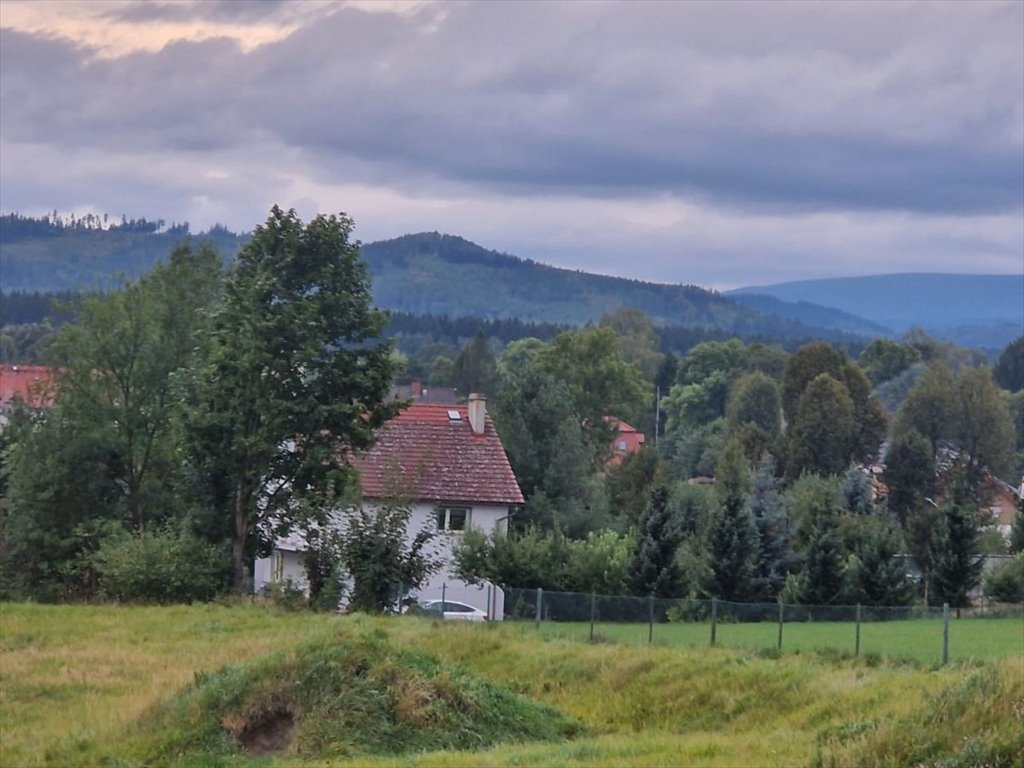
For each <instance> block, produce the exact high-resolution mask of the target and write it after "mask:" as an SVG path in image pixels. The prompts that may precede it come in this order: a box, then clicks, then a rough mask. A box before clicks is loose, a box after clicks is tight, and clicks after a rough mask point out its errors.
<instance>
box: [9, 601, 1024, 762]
mask: <svg viewBox="0 0 1024 768" xmlns="http://www.w3.org/2000/svg"><path fill="white" fill-rule="evenodd" d="M930 623H931V622H928V623H927V624H930ZM914 624H915V625H916V622H915V623H914ZM927 624H925V623H922V626H926V625H927ZM968 625H972V626H973V625H977V627H978V630H979V632H981V633H982V634H983V633H984V630H985V629H986V628H987V630H988V631H989V633H990V635H992V637H990V638H989V643H988V647H989V648H990V650H989V651H987V652H986V653H990V654H991V655H992V657H995V656H998V655H1003V657H1004V658H1003V659H1002V660H998V661H996V660H990V661H982V660H979V661H969V662H968V661H961V662H955V663H953V664H950V665H948V666H946V667H937V666H935V665H934V664H933V661H934V659H932V658H930V657H929V658H925V659H924V661H925V662H926V663H924V664H916V663H915V664H905V663H890V662H889V661H888V660H886V659H884V658H880V657H875V656H872V657H870V658H867V659H853V658H849V657H844V656H842V655H841V654H837V653H835V652H831V653H816V652H809V651H794V652H791V651H789V650H785V651H784V652H783V653H782V654H778V653H776V652H774V651H769V652H765V651H757V650H737V649H733V648H728V647H718V648H708V647H707V642H706V641H707V635H706V634H704V635H703V638H700V635H699V634H698V636H697V639H696V640H695V642H696V643H697V647H695V648H686V647H679V646H669V645H667V644H665V645H661V644H658V642H659V635H658V632H659V629H668V628H670V627H669V625H656V626H655V640H656V645H655V646H654V647H650V648H649V647H646V632H643V633H642V636H641V637H640V638H636V639H631V641H630V642H628V643H621V644H619V643H611V642H604V643H597V644H594V645H591V644H588V643H584V642H575V641H573V642H570V641H566V640H563V639H559V638H555V637H551V636H549V635H547V634H546V633H548V632H550V631H553V629H554V627H549V626H546V627H545V629H544V630H542V632H541V633H537V632H536V630H535V629H534V628H533V626H532V625H531V624H526V623H516V624H512V623H509V624H506V625H501V624H492V625H477V626H466V625H456V624H454V623H451V622H449V623H440V622H435V621H430V620H418V619H412V618H409V617H402V618H390V619H370V618H367V617H358V616H356V617H336V616H323V615H315V614H305V613H294V614H286V613H280V612H277V611H274V610H271V609H268V608H263V607H259V606H256V607H252V606H241V605H238V606H232V607H228V606H193V607H171V608H125V607H113V606H100V607H86V606H38V605H11V604H4V605H0V765H3V766H19V768H20V766H32V765H44V764H45V765H60V766H65V765H117V766H127V765H133V764H138V763H139V762H140V761H141V762H145V763H147V764H159V763H163V762H174V761H175V760H177V759H179V756H180V758H181V759H183V760H184V761H185V762H186V763H188V764H190V765H192V764H195V765H208V766H214V765H236V766H237V765H245V766H250V765H254V766H255V765H260V766H265V767H266V766H287V767H288V768H291V767H292V766H303V767H304V768H311V767H312V766H328V765H330V766H356V765H358V766H363V765H408V766H427V765H430V766H548V765H559V766H561V765H567V766H649V765H706V766H735V765H757V766H761V765H766V766H771V765H786V766H788V765H810V764H820V765H822V766H833V765H835V766H846V765H850V766H852V765H857V766H861V765H863V766H872V765H877V766H887V765H928V766H936V765H947V766H951V767H952V766H960V765H963V766H967V765H982V764H988V765H993V766H1002V765H1007V766H1010V765H1020V764H1021V762H1020V759H1019V757H1018V756H1019V755H1020V754H1024V651H1022V650H1021V648H1020V646H1021V643H1020V642H1016V643H1015V642H1014V640H1015V638H1014V637H1013V634H1012V633H1013V631H1014V629H1015V628H1016V629H1017V630H1019V629H1020V626H1021V625H1020V623H1019V622H1018V623H1016V624H1014V623H1012V620H1011V621H1010V622H1008V621H1007V620H994V621H993V620H981V619H977V620H966V619H965V620H961V621H960V622H958V623H956V624H954V627H955V628H956V630H957V633H953V634H952V636H953V637H954V638H956V637H960V638H963V637H966V636H965V635H963V634H962V632H963V631H966V630H967V629H968ZM582 626H583V625H580V627H582ZM764 626H765V628H767V627H770V626H771V625H764ZM794 626H796V625H794ZM907 626H909V624H908V625H907ZM691 627H692V628H694V629H696V630H702V629H703V630H706V629H707V627H706V625H704V626H702V625H685V624H683V625H673V626H672V627H671V628H672V629H673V630H676V631H680V630H683V629H686V628H691ZM743 627H744V625H723V626H722V627H720V630H721V631H720V634H719V637H720V639H721V640H722V641H723V643H724V642H725V641H726V638H727V636H728V634H727V633H728V632H729V631H730V630H734V631H735V630H740V629H742V628H743ZM814 627H815V629H816V630H817V629H819V628H824V629H828V627H827V626H826V625H814ZM753 628H758V627H756V626H755V627H753ZM563 629H565V626H564V625H563ZM601 629H602V631H607V629H608V628H607V627H602V628H601ZM623 629H625V628H623ZM633 629H634V630H635V629H636V628H633ZM644 629H646V628H644ZM789 629H790V627H789V626H788V625H787V627H786V631H787V635H786V639H787V641H788V639H789V634H788V632H789ZM837 629H842V627H841V626H840V627H838V628H837ZM996 630H998V631H996ZM587 631H588V632H589V627H587ZM1007 631H1009V632H1010V635H1009V637H1007V636H1006V634H1005V633H1006V632H1007ZM733 635H734V638H735V636H736V635H735V632H734V633H733ZM926 635H927V633H926ZM367 637H368V638H370V640H371V641H372V642H371V645H372V646H373V648H371V650H372V654H376V655H375V656H374V659H375V661H374V662H373V663H372V664H370V665H369V666H368V667H367V668H368V669H376V670H377V672H374V673H373V674H371V675H370V677H374V676H376V677H375V679H377V680H378V681H384V682H385V684H384V685H383V686H377V687H376V688H369V689H365V688H359V687H358V686H353V687H352V688H351V690H347V689H346V688H345V686H344V685H342V684H341V683H339V678H337V677H335V678H333V682H331V681H332V678H331V674H333V673H331V674H321V673H317V674H313V675H312V676H311V677H310V676H309V675H307V677H306V679H308V680H311V681H312V688H311V690H310V691H308V692H307V693H305V694H303V696H308V697H309V698H301V699H289V700H287V701H285V702H284V703H285V704H288V705H291V706H295V707H296V711H299V710H301V713H305V712H311V711H314V710H316V708H317V707H321V706H322V707H325V708H326V709H325V710H324V711H329V710H330V707H331V706H334V705H335V704H336V703H337V702H339V701H343V700H344V701H346V702H348V704H347V705H345V709H346V711H347V709H348V708H351V707H356V702H366V701H367V700H372V701H373V702H375V703H374V706H377V705H378V704H382V706H384V709H382V710H379V711H378V714H377V715H374V716H373V718H371V719H372V720H373V721H374V722H378V721H380V722H382V724H381V725H379V726H375V727H377V728H378V729H379V730H378V731H376V732H375V733H376V736H375V737H374V738H375V739H376V741H377V742H384V743H382V744H378V743H376V742H375V741H373V740H371V741H369V742H367V741H366V740H364V741H363V742H359V741H358V740H353V739H349V741H348V742H346V741H345V739H344V738H343V737H342V736H340V735H339V733H337V732H336V733H334V734H333V735H330V736H329V738H327V740H326V742H325V744H326V745H327V746H326V747H325V748H324V749H323V750H322V751H319V752H315V751H313V750H310V751H308V752H302V750H301V749H299V747H298V745H300V744H303V743H309V742H303V741H301V740H298V739H297V740H296V742H295V743H296V745H297V746H296V747H295V749H294V750H293V751H292V752H285V753H283V754H282V755H280V756H277V757H261V758H252V757H244V756H239V755H238V754H235V753H233V752H231V750H230V749H228V748H227V747H228V746H229V745H228V743H227V742H226V741H225V738H226V734H228V735H230V734H232V733H237V732H239V728H244V726H245V723H246V722H249V720H250V719H251V718H250V716H251V715H252V714H254V713H257V714H258V712H257V710H259V708H260V707H259V705H257V704H254V702H267V701H271V700H272V699H273V697H269V696H266V695H261V696H256V697H255V698H253V697H249V698H246V696H245V695H242V693H244V692H246V691H249V692H250V693H251V692H252V691H266V690H268V689H267V688H266V686H268V685H269V686H275V685H276V686H279V687H278V688H273V690H279V691H280V690H285V691H291V692H292V694H294V695H297V694H295V691H296V686H295V681H296V680H299V679H301V676H300V677H296V676H295V675H294V674H292V672H289V671H288V670H292V671H294V670H298V669H300V668H301V669H307V670H308V669H318V670H321V671H323V670H327V671H328V672H329V670H330V669H331V668H332V665H334V667H337V666H338V665H342V666H343V665H344V663H345V662H344V659H346V658H356V657H358V656H359V654H363V655H364V656H365V655H366V653H367V652H366V651H365V649H364V650H360V648H361V647H362V646H360V643H362V642H363V641H362V640H359V638H367ZM823 637H827V635H821V634H819V635H817V636H816V637H815V638H814V639H815V640H817V641H818V642H821V640H822V638H823ZM866 637H867V635H866V634H865V641H866ZM939 638H940V642H941V629H940V634H939ZM1016 639H1019V633H1018V638H1016ZM982 640H983V638H981V637H980V636H979V638H978V641H979V642H981V641H982ZM794 642H795V641H794ZM907 642H912V639H910V640H908V641H907ZM350 643H355V645H350ZM347 644H349V645H347ZM811 645H812V646H814V645H815V643H811ZM789 647H790V646H789V644H788V642H787V645H786V648H787V649H788V648H789ZM849 648H851V649H852V641H851V643H850V645H849ZM999 649H1002V650H1001V651H1000V650H999ZM867 650H868V649H867V648H866V651H867ZM929 653H930V651H929ZM372 654H371V655H372ZM897 655H909V656H911V657H913V656H914V654H903V653H901V654H897ZM435 660H436V661H435ZM300 662H301V663H300ZM324 665H326V666H324ZM437 674H440V675H441V679H442V681H451V680H455V681H461V682H458V685H457V687H456V690H458V691H464V692H466V693H465V696H466V697H467V698H466V699H464V700H463V702H464V703H463V704H461V705H459V706H456V707H455V708H454V710H450V711H447V713H446V714H443V716H442V719H443V718H444V717H454V718H455V721H454V722H462V723H463V724H465V723H466V721H464V720H460V715H459V712H460V711H461V710H460V709H459V707H461V706H466V705H465V701H474V702H477V703H479V702H486V704H485V708H486V709H488V710H489V711H490V710H492V709H493V710H497V714H498V715H500V714H501V713H502V712H512V711H515V707H517V706H518V704H514V703H510V702H513V701H524V702H525V703H524V706H525V707H527V709H526V710H524V711H528V712H537V711H540V710H536V709H533V707H534V706H540V707H547V708H549V709H548V710H544V711H546V712H548V713H549V714H547V715H545V717H547V718H549V719H550V720H551V722H552V723H558V722H565V718H568V719H569V720H571V721H575V722H578V723H580V724H582V728H583V731H582V732H581V733H580V735H577V736H575V737H573V738H569V739H568V740H565V739H563V740H560V741H559V740H556V741H553V742H552V741H530V742H526V743H510V742H507V741H506V742H505V743H502V744H501V745H500V746H496V747H488V746H486V745H487V744H489V743H493V742H490V741H488V740H486V739H479V740H474V738H475V737H474V738H467V740H465V741H459V740H458V739H453V740H451V741H449V742H440V741H437V740H436V739H437V738H438V734H437V733H434V734H433V735H430V734H427V735H426V736H425V737H424V740H422V741H417V739H419V738H420V736H419V734H408V733H406V736H408V738H409V739H411V741H408V742H402V739H401V738H399V737H398V736H395V733H399V732H400V728H401V723H400V722H399V721H400V719H401V717H402V716H399V715H397V714H396V713H397V712H398V711H399V710H400V709H401V707H399V704H398V702H400V701H402V700H403V699H402V696H400V695H398V694H400V693H401V691H403V690H404V691H406V692H408V693H410V695H411V698H409V699H408V700H407V702H406V704H408V702H412V705H413V706H412V708H411V709H406V710H403V711H405V712H406V713H407V715H408V716H410V717H412V719H413V720H422V718H420V716H419V715H418V714H417V712H418V711H419V710H417V707H419V706H425V707H427V708H428V709H429V707H430V706H431V704H430V702H432V701H436V700H437V698H438V696H439V694H438V691H439V690H451V689H450V688H449V687H448V686H449V682H444V683H443V684H442V685H441V688H438V687H437V685H435V683H434V682H431V681H432V680H434V677H436V675H437ZM289 675H291V676H289ZM389 675H390V676H389ZM275 681H276V682H275ZM289 681H290V682H289ZM402 681H405V682H402ZM299 687H300V688H301V687H302V686H301V685H300V686H299ZM374 691H377V694H374V693H373V692H374ZM382 691H383V692H384V693H381V692H382ZM332 692H334V693H332ZM389 692H390V693H389ZM236 694H238V696H236ZM492 694H493V698H489V697H491V696H492ZM508 694H515V695H516V696H518V697H521V698H519V699H513V698H509V697H508ZM246 695H247V694H246ZM374 696H377V698H374ZM380 696H384V698H383V700H381V699H380ZM388 696H390V697H391V698H390V699H388ZM207 697H208V698H207ZM345 697H348V698H345ZM277 701H278V703H280V702H281V700H280V699H278V700H277ZM452 701H460V699H459V697H458V696H455V697H453V699H452ZM204 702H205V704H204ZM240 702H248V704H246V705H245V706H241V705H240ZM382 702H383V703H382ZM417 702H418V703H417ZM502 702H504V703H502ZM529 702H532V703H529ZM207 705H210V706H207ZM204 706H206V707H207V708H206V709H204ZM359 706H364V707H365V706H369V705H368V704H365V703H364V704H361V705H359ZM402 706H406V705H402ZM264 709H270V710H273V709H274V707H269V708H268V707H264ZM553 711H557V712H560V713H562V714H561V715H559V714H551V713H552V712H553ZM380 712H384V713H385V714H384V715H381V714H380ZM387 713H390V714H387ZM303 716H304V715H303ZM347 716H348V715H347V714H346V713H344V712H343V713H342V714H341V715H339V716H338V717H337V718H333V719H336V720H337V721H338V723H339V724H340V726H339V727H340V728H341V729H342V731H345V730H346V728H351V727H353V726H352V723H354V722H356V721H357V720H358V718H356V720H353V719H351V718H350V719H348V720H346V719H345V717H347ZM563 716H564V717H563ZM352 717H355V715H352ZM193 718H195V719H193ZM329 719H330V718H329ZM499 719H500V718H499ZM429 720H430V718H429V717H427V718H426V719H425V720H422V721H423V722H429ZM311 722H313V721H311ZM321 722H322V720H321ZM365 722H368V721H365ZM365 722H364V726H365ZM446 722H451V721H446ZM346 724H347V725H346ZM364 726H359V727H364ZM301 727H302V726H301V724H300V726H299V728H301ZM394 729H399V731H395V730H394ZM447 730H450V728H448V727H446V728H445V731H447ZM497 730H498V731H500V730H501V729H497ZM318 732H319V733H323V730H322V729H321V730H320V731H318ZM370 732H371V733H373V732H372V731H370ZM492 732H493V730H492ZM563 733H564V731H563ZM161 734H162V735H161ZM297 734H298V731H297ZM549 735H553V734H549ZM554 737H555V738H556V739H557V738H558V737H557V736H554ZM190 738H193V739H195V742H194V743H193V742H190V741H189V739H190ZM403 738H404V737H403ZM181 739H184V741H182V740H181ZM160 745H163V747H162V748H161V747H160ZM388 745H391V746H395V745H397V746H398V747H399V748H401V749H402V750H403V751H401V752H400V753H394V752H392V751H390V750H388V748H387V746H388ZM439 748H443V750H442V751H439ZM381 752H385V753H386V754H381ZM1015 761H1016V762H1015Z"/></svg>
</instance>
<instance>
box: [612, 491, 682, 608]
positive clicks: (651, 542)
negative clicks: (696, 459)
mask: <svg viewBox="0 0 1024 768" xmlns="http://www.w3.org/2000/svg"><path fill="white" fill-rule="evenodd" d="M681 542H682V535H681V533H680V531H679V526H678V525H677V524H676V521H675V520H673V518H672V510H671V509H670V507H669V503H668V489H667V488H666V487H665V486H659V487H657V488H655V489H654V490H653V491H652V492H651V499H650V501H649V502H648V504H647V509H646V510H645V511H644V514H643V517H642V518H641V519H640V530H639V532H638V535H637V540H636V547H635V549H634V550H633V556H632V558H630V561H629V568H628V570H627V576H626V579H627V582H628V584H629V587H630V591H631V592H632V593H633V594H635V595H654V596H655V597H679V596H680V595H681V594H682V591H683V574H682V570H681V569H680V568H679V563H678V562H677V561H676V552H677V550H678V549H679V545H680V543H681Z"/></svg>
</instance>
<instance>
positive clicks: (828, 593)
mask: <svg viewBox="0 0 1024 768" xmlns="http://www.w3.org/2000/svg"><path fill="white" fill-rule="evenodd" d="M800 578H801V581H802V583H803V590H802V594H801V602H803V603H805V604H808V605H829V604H831V603H834V602H835V601H836V599H837V598H838V597H839V595H840V594H841V593H842V589H843V568H842V556H841V554H840V551H839V536H838V534H837V531H836V517H835V514H834V513H833V514H831V515H826V516H823V517H821V518H820V519H819V520H818V523H817V525H816V526H815V528H814V531H813V532H812V534H811V538H810V541H809V542H808V544H807V551H806V552H805V557H804V568H803V571H802V572H801V574H800Z"/></svg>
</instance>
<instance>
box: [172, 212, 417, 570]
mask: <svg viewBox="0 0 1024 768" xmlns="http://www.w3.org/2000/svg"><path fill="white" fill-rule="evenodd" d="M351 233H352V220H351V219H349V218H348V217H347V216H345V215H344V214H342V215H340V216H333V215H332V216H323V215H321V216H317V217H316V218H314V219H313V220H312V221H310V222H309V223H308V224H303V222H302V221H301V220H300V219H299V217H298V216H297V214H296V213H295V211H288V212H285V211H282V210H281V209H280V208H278V207H277V206H275V207H274V208H273V209H272V210H271V213H270V217H269V218H268V219H267V222H266V224H264V225H263V226H260V227H257V228H256V230H255V231H254V232H253V235H252V238H251V239H250V241H249V242H248V243H247V244H246V246H245V247H244V248H243V249H242V250H241V252H240V253H239V254H238V257H237V261H236V264H235V267H234V270H233V271H232V273H231V274H230V276H229V278H228V280H227V282H226V286H225V291H224V299H223V301H222V303H221V304H220V306H219V307H218V309H217V310H216V312H214V314H213V316H212V321H211V326H210V329H209V332H208V334H207V337H206V344H207V346H208V352H207V354H206V357H205V359H204V360H203V362H202V365H200V366H199V368H198V370H197V371H196V374H195V376H194V378H193V381H192V386H191V391H190V396H189V402H188V408H187V410H186V417H185V426H186V429H187V433H188V435H189V442H188V447H189V455H190V459H191V461H192V463H193V465H194V466H195V467H196V469H197V472H198V473H199V474H200V475H201V476H202V477H205V478H207V480H208V481H211V480H212V479H213V478H218V477H219V478H221V479H222V481H223V482H224V485H225V494H224V496H225V497H226V498H225V501H226V502H227V504H226V506H227V508H226V509H224V510H223V512H224V514H226V515H229V516H230V519H231V520H232V530H231V539H232V570H233V574H234V584H235V588H236V589H242V588H243V587H244V585H245V582H246V572H247V569H246V555H247V553H248V552H252V551H253V546H254V545H259V544H261V543H263V542H262V541H259V539H260V538H261V537H273V536H274V535H275V534H280V533H282V532H284V531H286V530H289V529H290V528H291V527H292V525H293V524H294V522H295V519H296V517H299V516H301V515H303V514H304V513H303V510H306V509H327V508H330V506H331V503H332V502H333V501H335V500H337V499H340V498H341V497H342V495H343V494H345V493H346V492H349V491H350V490H351V481H352V479H353V477H354V470H352V469H351V468H350V466H349V458H350V456H351V455H352V453H353V451H357V450H359V449H363V448H366V447H368V446H369V445H370V444H371V442H372V440H373V437H374V433H375V431H376V430H377V429H378V428H379V427H381V426H382V425H383V424H384V423H385V421H387V419H388V418H390V417H391V416H393V415H394V414H395V413H397V410H398V404H397V403H394V402H389V401H388V400H387V395H388V389H389V387H390V384H391V377H392V373H393V365H394V363H393V360H392V358H391V345H390V344H389V343H388V342H386V341H384V340H383V339H382V338H381V333H382V331H383V329H384V324H385V320H386V318H385V315H384V313H382V312H380V311H379V310H377V309H375V308H374V307H373V306H372V302H371V296H370V280H369V276H368V273H367V269H366V265H365V264H364V263H363V262H362V261H361V260H360V258H359V249H358V244H357V243H355V242H353V241H352V240H351ZM297 502H308V503H297Z"/></svg>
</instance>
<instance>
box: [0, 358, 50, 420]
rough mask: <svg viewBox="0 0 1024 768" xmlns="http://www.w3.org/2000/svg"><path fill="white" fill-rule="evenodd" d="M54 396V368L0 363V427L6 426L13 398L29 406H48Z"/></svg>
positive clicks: (12, 407)
mask: <svg viewBox="0 0 1024 768" xmlns="http://www.w3.org/2000/svg"><path fill="white" fill-rule="evenodd" d="M55 397H56V386H55V384H54V370H53V369H52V368H49V367H47V366H45V365H16V364H11V363H3V364H0V428H3V427H4V426H6V425H7V424H8V423H9V422H10V419H11V413H12V412H13V411H14V405H15V400H21V402H23V403H24V404H25V405H27V406H28V407H29V408H37V409H38V408H49V407H50V406H52V405H53V402H54V399H55Z"/></svg>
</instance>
